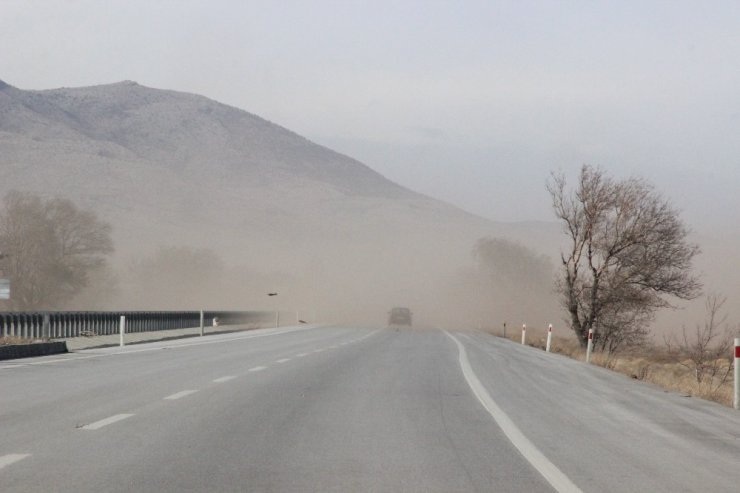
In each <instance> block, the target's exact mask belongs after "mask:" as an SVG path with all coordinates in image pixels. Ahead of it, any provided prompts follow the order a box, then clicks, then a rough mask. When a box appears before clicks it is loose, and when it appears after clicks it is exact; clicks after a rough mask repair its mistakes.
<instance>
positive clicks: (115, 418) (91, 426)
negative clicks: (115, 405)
mask: <svg viewBox="0 0 740 493" xmlns="http://www.w3.org/2000/svg"><path fill="white" fill-rule="evenodd" d="M131 416H133V414H116V415H115V416H111V417H110V418H105V419H101V420H100V421H96V422H94V423H90V424H89V425H85V426H81V427H80V429H81V430H99V429H100V428H102V427H104V426H108V425H112V424H113V423H117V422H119V421H123V420H124V419H126V418H130V417H131Z"/></svg>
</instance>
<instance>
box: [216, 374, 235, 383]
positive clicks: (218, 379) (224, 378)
mask: <svg viewBox="0 0 740 493" xmlns="http://www.w3.org/2000/svg"><path fill="white" fill-rule="evenodd" d="M235 378H236V376H234V375H228V376H226V377H221V378H217V379H215V380H214V381H213V382H214V383H224V382H228V381H229V380H234V379H235Z"/></svg>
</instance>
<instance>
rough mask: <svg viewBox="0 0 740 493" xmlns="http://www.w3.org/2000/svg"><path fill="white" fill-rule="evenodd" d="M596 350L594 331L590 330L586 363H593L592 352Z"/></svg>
mask: <svg viewBox="0 0 740 493" xmlns="http://www.w3.org/2000/svg"><path fill="white" fill-rule="evenodd" d="M593 350H594V329H588V345H587V346H586V363H591V352H592V351H593Z"/></svg>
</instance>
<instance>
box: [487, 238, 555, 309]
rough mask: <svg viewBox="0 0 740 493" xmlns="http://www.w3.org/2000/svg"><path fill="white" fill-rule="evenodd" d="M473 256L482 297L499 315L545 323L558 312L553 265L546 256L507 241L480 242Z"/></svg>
mask: <svg viewBox="0 0 740 493" xmlns="http://www.w3.org/2000/svg"><path fill="white" fill-rule="evenodd" d="M473 254H474V258H475V260H476V261H477V264H478V265H477V274H478V275H479V276H481V283H480V287H481V288H482V290H483V293H482V294H484V295H485V297H486V304H487V305H488V306H490V308H492V309H493V310H495V312H496V316H498V317H504V318H507V319H515V320H519V321H520V322H519V323H521V322H524V321H527V320H529V321H531V322H532V323H534V322H535V321H540V322H544V321H545V320H547V317H548V316H550V315H549V314H551V313H552V312H553V310H555V309H556V307H557V305H556V297H555V294H554V293H553V290H552V275H553V266H552V262H551V261H550V259H549V258H547V257H546V256H545V255H541V254H538V253H536V252H534V251H533V250H531V249H529V248H527V247H525V246H524V245H521V244H519V243H516V242H513V241H509V240H507V239H504V238H481V239H479V240H478V242H477V243H476V245H475V249H474V251H473ZM480 294H481V293H479V295H480Z"/></svg>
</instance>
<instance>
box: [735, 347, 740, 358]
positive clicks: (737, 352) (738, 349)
mask: <svg viewBox="0 0 740 493" xmlns="http://www.w3.org/2000/svg"><path fill="white" fill-rule="evenodd" d="M735 357H736V358H740V346H735Z"/></svg>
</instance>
